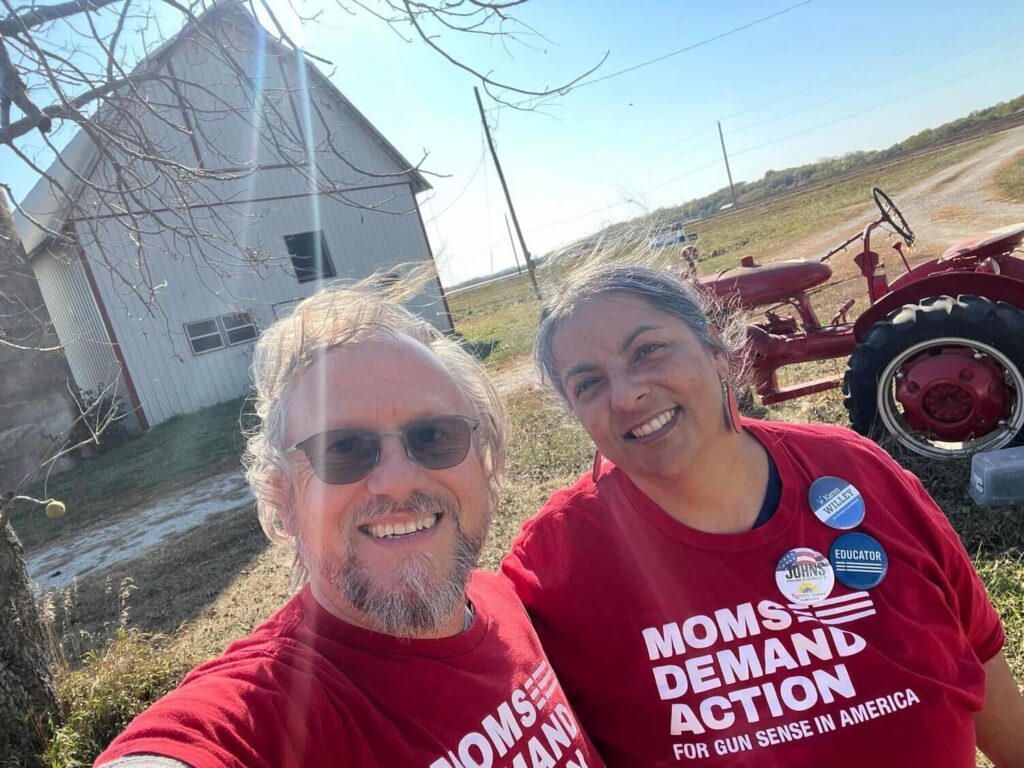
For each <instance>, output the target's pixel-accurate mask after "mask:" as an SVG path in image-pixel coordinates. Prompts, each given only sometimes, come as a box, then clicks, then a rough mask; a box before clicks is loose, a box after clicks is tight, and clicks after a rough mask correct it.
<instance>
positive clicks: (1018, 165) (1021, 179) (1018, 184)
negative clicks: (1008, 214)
mask: <svg viewBox="0 0 1024 768" xmlns="http://www.w3.org/2000/svg"><path fill="white" fill-rule="evenodd" d="M992 185H993V187H994V188H995V192H996V194H997V195H998V196H999V197H1001V198H1003V199H1004V200H1009V201H1011V202H1015V203H1024V152H1018V153H1017V154H1016V155H1014V156H1013V158H1012V159H1011V160H1010V161H1009V162H1008V163H1006V164H1005V165H1004V166H1003V167H1002V168H1000V169H999V170H998V171H996V174H995V176H994V177H993V179H992Z"/></svg>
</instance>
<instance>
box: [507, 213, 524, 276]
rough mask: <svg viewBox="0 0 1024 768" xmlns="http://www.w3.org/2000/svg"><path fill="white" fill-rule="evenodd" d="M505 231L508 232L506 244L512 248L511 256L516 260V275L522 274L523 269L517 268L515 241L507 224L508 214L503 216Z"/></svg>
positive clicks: (517, 258)
mask: <svg viewBox="0 0 1024 768" xmlns="http://www.w3.org/2000/svg"><path fill="white" fill-rule="evenodd" d="M505 229H507V230H508V243H509V245H511V246H512V255H513V256H515V258H516V274H519V275H521V274H523V268H522V267H521V266H519V253H518V252H517V251H516V241H515V240H513V239H512V227H511V226H510V225H509V223H508V214H505Z"/></svg>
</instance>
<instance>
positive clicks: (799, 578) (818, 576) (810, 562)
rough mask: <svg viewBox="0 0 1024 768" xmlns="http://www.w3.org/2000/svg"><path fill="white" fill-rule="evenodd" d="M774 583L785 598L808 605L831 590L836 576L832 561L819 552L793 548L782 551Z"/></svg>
mask: <svg viewBox="0 0 1024 768" xmlns="http://www.w3.org/2000/svg"><path fill="white" fill-rule="evenodd" d="M775 583H776V584H777V585H778V587H779V591H780V592H781V593H782V595H783V597H785V598H786V599H787V600H789V601H791V602H794V603H798V604H800V605H811V604H813V603H817V602H819V601H821V600H824V599H825V598H826V597H828V596H829V595H830V594H831V593H832V588H833V587H834V586H835V584H836V577H835V573H833V571H832V564H831V563H829V561H828V558H826V557H825V556H824V555H823V554H821V553H820V552H818V551H816V550H813V549H808V548H807V547H797V548H796V549H791V550H789V552H787V553H786V554H784V555H783V556H782V559H781V560H779V564H778V565H777V566H775Z"/></svg>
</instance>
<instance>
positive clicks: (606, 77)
mask: <svg viewBox="0 0 1024 768" xmlns="http://www.w3.org/2000/svg"><path fill="white" fill-rule="evenodd" d="M811 2H813V0H803V2H800V3H797V4H796V5H791V6H789V7H788V8H783V9H782V10H781V11H776V12H775V13H771V14H768V15H767V16H762V17H761V18H759V19H755V20H754V21H751V22H748V23H746V24H744V25H742V26H739V27H733V28H732V29H730V30H727V31H725V32H721V33H719V34H717V35H714V36H713V37H708V38H706V39H704V40H701V41H699V42H696V43H693V44H692V45H688V46H686V47H685V48H679V49H678V50H675V51H671V52H670V53H665V54H662V55H661V56H657V57H655V58H653V59H649V60H648V61H642V62H640V63H639V64H634V65H633V66H631V67H626V68H625V69H620V70H619V71H618V72H609V73H608V74H607V75H602V76H601V77H595V78H594V79H593V80H584V81H583V82H581V83H577V84H576V85H574V86H573V90H578V89H580V88H583V87H584V86H587V85H594V84H595V83H601V82H604V81H605V80H610V79H611V78H613V77H618V76H619V75H625V74H627V73H629V72H635V71H636V70H638V69H642V68H643V67H649V66H651V65H652V64H657V63H658V62H660V61H665V59H670V58H672V57H673V56H678V55H679V54H681V53H686V52H688V51H692V50H694V49H695V48H700V47H702V46H705V45H708V44H709V43H713V42H715V41H717V40H721V39H722V38H725V37H729V36H731V35H735V34H736V33H737V32H742V31H743V30H745V29H750V28H751V27H755V26H757V25H758V24H763V23H764V22H766V21H769V20H771V19H774V18H776V17H778V16H782V15H783V14H786V13H789V12H790V11H795V10H796V9H797V8H801V7H803V6H805V5H808V4H809V3H811Z"/></svg>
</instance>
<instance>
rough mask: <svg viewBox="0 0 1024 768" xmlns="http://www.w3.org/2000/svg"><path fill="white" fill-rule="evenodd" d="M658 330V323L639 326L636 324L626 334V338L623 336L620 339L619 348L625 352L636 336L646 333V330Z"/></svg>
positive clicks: (659, 327)
mask: <svg viewBox="0 0 1024 768" xmlns="http://www.w3.org/2000/svg"><path fill="white" fill-rule="evenodd" d="M659 330H661V326H660V325H640V326H637V327H636V328H634V329H633V330H632V331H630V332H629V333H627V334H626V338H624V339H623V340H622V345H621V346H620V347H619V349H620V350H621V351H622V352H626V351H627V350H628V349H629V348H630V347H631V346H633V342H634V341H636V338H637V336H640V335H641V334H643V333H647V332H648V331H659Z"/></svg>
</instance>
